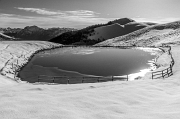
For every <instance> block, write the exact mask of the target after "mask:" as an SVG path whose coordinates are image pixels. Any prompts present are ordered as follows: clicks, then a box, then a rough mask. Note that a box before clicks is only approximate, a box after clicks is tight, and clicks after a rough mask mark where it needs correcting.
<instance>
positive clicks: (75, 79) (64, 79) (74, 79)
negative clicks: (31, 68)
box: [38, 75, 129, 84]
mask: <svg viewBox="0 0 180 119" xmlns="http://www.w3.org/2000/svg"><path fill="white" fill-rule="evenodd" d="M128 79H129V76H128V75H125V76H108V77H101V76H92V77H90V76H46V75H39V76H38V82H47V81H50V83H60V84H75V83H96V82H106V81H115V80H123V81H124V80H126V81H128Z"/></svg>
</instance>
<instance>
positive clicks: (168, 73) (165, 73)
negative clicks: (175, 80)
mask: <svg viewBox="0 0 180 119" xmlns="http://www.w3.org/2000/svg"><path fill="white" fill-rule="evenodd" d="M168 47H169V49H168V54H169V55H170V57H171V60H172V61H171V63H170V66H169V67H168V68H166V69H164V70H161V71H156V72H152V79H157V78H166V77H170V76H172V75H173V70H172V67H173V66H174V59H173V57H172V54H171V46H168Z"/></svg>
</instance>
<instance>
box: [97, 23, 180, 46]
mask: <svg viewBox="0 0 180 119" xmlns="http://www.w3.org/2000/svg"><path fill="white" fill-rule="evenodd" d="M162 44H180V21H176V22H171V23H166V24H157V25H154V26H149V27H146V28H143V29H140V30H138V31H134V32H132V33H129V34H127V35H124V36H119V37H116V38H112V39H109V40H106V41H103V42H101V43H98V44H96V45H95V46H158V45H162Z"/></svg>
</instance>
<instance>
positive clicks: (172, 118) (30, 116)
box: [0, 42, 180, 119]
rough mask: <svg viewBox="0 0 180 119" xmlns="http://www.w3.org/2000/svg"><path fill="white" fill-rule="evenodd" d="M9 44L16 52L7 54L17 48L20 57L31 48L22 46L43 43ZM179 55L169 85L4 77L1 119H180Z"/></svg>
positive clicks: (0, 85) (176, 50) (176, 49)
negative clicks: (43, 82)
mask: <svg viewBox="0 0 180 119" xmlns="http://www.w3.org/2000/svg"><path fill="white" fill-rule="evenodd" d="M8 44H10V47H11V44H13V46H17V47H13V48H12V50H8V52H6V53H7V55H8V53H11V52H13V51H15V49H16V48H18V49H19V50H18V51H19V52H20V51H22V52H25V51H30V50H31V49H24V47H23V46H25V45H28V46H29V45H31V46H29V47H36V48H37V46H38V45H41V44H42V43H40V42H39V43H36V45H35V44H33V43H27V42H26V43H20V44H14V43H10V42H9V43H8V42H3V43H1V46H2V47H3V45H5V46H4V48H6V46H7V45H8ZM43 44H46V43H45V42H44V43H43ZM47 44H48V43H47ZM52 45H53V44H52ZM41 46H42V45H41ZM44 46H47V45H44ZM44 46H42V47H44ZM179 51H180V46H173V47H172V53H173V57H174V60H175V65H174V67H173V71H174V75H173V76H172V77H170V78H167V79H165V80H162V79H157V80H137V81H129V82H125V81H124V82H120V81H115V82H105V83H92V84H74V85H40V84H34V85H33V84H27V83H16V82H15V81H13V80H11V79H8V78H5V77H3V76H0V80H1V81H0V117H1V118H2V119H178V118H180V93H179V92H180V81H179V77H180V75H179V74H180V72H179V71H180V61H179V59H180V56H179ZM17 54H18V53H17ZM1 56H2V55H1ZM161 58H162V57H161ZM2 59H3V58H2ZM2 59H0V61H2ZM162 59H163V58H162ZM3 61H4V62H1V68H2V66H3V63H5V60H3Z"/></svg>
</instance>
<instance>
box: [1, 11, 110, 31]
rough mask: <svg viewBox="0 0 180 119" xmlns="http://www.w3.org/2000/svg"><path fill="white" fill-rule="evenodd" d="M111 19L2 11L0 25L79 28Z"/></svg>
mask: <svg viewBox="0 0 180 119" xmlns="http://www.w3.org/2000/svg"><path fill="white" fill-rule="evenodd" d="M110 20H112V19H110V18H100V17H84V16H83V17H81V16H80V15H78V16H75V15H74V16H73V15H72V16H69V15H63V16H62V15H56V16H49V17H46V16H45V17H43V16H41V17H35V16H21V15H15V14H2V13H0V27H25V26H29V25H37V26H40V27H43V28H50V27H71V28H78V29H79V28H84V27H86V26H89V25H94V24H99V23H106V22H108V21H110Z"/></svg>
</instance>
